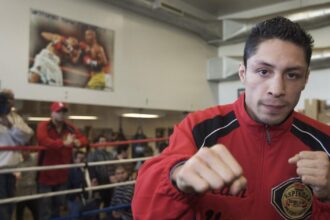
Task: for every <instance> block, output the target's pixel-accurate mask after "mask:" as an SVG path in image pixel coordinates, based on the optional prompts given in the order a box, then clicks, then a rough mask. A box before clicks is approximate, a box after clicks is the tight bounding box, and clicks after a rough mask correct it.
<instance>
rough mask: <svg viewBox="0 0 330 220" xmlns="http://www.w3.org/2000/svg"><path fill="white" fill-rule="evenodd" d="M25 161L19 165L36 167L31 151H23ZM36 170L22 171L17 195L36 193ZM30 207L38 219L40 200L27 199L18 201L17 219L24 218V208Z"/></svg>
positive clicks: (18, 179)
mask: <svg viewBox="0 0 330 220" xmlns="http://www.w3.org/2000/svg"><path fill="white" fill-rule="evenodd" d="M22 157H23V161H22V162H21V163H20V164H19V165H18V166H19V167H34V166H36V165H37V159H36V158H35V155H31V152H30V151H27V150H24V151H22ZM36 174H37V173H36V171H27V172H21V173H19V174H18V176H17V184H16V196H27V195H35V194H36V193H37V187H36ZM25 208H28V209H29V210H30V211H31V214H32V217H33V219H34V220H38V219H39V216H38V200H36V199H32V200H26V201H22V202H18V203H16V220H24V210H25Z"/></svg>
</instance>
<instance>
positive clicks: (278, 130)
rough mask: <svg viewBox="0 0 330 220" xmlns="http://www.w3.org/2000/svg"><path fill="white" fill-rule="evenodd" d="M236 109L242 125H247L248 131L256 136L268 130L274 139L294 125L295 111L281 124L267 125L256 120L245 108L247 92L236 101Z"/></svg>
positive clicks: (262, 134)
mask: <svg viewBox="0 0 330 220" xmlns="http://www.w3.org/2000/svg"><path fill="white" fill-rule="evenodd" d="M234 111H235V115H236V117H237V119H238V121H239V124H240V126H243V127H246V130H247V131H248V132H251V133H253V135H256V136H259V135H261V136H262V137H264V134H265V131H266V130H268V131H269V132H270V135H271V137H272V139H274V138H276V137H279V136H281V135H282V134H283V133H285V132H287V131H288V130H289V129H290V128H291V126H292V121H293V112H292V113H290V115H289V116H288V117H287V118H286V119H285V120H284V121H283V122H282V123H281V124H279V125H266V124H263V123H260V122H256V121H255V120H254V119H252V118H251V116H250V115H249V114H248V112H247V111H246V109H245V94H242V95H241V96H240V97H239V98H238V100H237V101H236V102H235V103H234Z"/></svg>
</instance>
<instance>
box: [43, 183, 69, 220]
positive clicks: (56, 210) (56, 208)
mask: <svg viewBox="0 0 330 220" xmlns="http://www.w3.org/2000/svg"><path fill="white" fill-rule="evenodd" d="M66 189H67V184H66V183H64V184H59V185H54V186H48V185H43V184H38V192H39V193H48V192H57V191H62V190H66ZM64 205H65V195H60V196H55V197H47V198H41V199H40V200H39V220H48V219H50V218H54V217H59V216H60V207H61V206H64Z"/></svg>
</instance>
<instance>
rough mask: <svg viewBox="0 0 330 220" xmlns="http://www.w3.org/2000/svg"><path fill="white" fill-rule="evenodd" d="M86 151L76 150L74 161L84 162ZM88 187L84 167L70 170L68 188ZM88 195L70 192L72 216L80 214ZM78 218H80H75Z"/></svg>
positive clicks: (69, 203)
mask: <svg viewBox="0 0 330 220" xmlns="http://www.w3.org/2000/svg"><path fill="white" fill-rule="evenodd" d="M84 161H85V153H84V152H83V151H81V150H77V151H76V152H74V156H73V162H74V163H84ZM82 187H87V182H86V179H85V173H84V170H83V168H82V167H74V168H71V169H70V171H69V179H68V189H77V188H78V189H81V188H82ZM87 197H88V194H87V192H85V193H74V194H69V195H68V196H67V198H68V212H69V215H70V216H78V215H79V213H80V211H81V209H82V207H83V206H84V205H85V201H86V199H87ZM74 219H78V218H74Z"/></svg>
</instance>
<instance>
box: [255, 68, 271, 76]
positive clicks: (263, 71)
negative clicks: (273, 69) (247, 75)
mask: <svg viewBox="0 0 330 220" xmlns="http://www.w3.org/2000/svg"><path fill="white" fill-rule="evenodd" d="M257 73H258V74H259V75H261V76H265V75H267V74H268V73H269V71H268V70H266V69H261V70H257Z"/></svg>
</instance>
